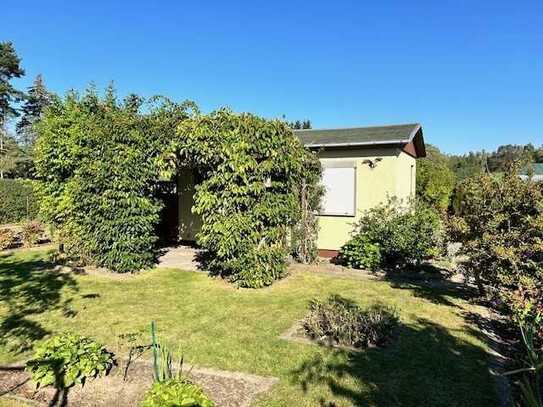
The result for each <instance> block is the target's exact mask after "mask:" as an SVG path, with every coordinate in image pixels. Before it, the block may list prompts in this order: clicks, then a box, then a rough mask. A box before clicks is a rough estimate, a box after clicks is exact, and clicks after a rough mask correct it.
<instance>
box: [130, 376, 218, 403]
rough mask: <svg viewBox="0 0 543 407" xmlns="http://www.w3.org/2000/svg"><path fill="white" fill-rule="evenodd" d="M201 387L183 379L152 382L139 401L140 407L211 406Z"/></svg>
mask: <svg viewBox="0 0 543 407" xmlns="http://www.w3.org/2000/svg"><path fill="white" fill-rule="evenodd" d="M213 406H215V403H213V401H211V400H210V399H209V398H208V397H207V396H206V395H205V394H204V392H203V391H202V389H201V388H200V387H199V386H197V385H195V384H193V383H191V382H189V381H187V380H183V379H179V378H176V379H169V380H166V381H164V382H156V383H154V384H153V387H152V388H151V390H149V391H148V392H147V393H146V394H145V397H144V399H143V402H142V403H141V407H213Z"/></svg>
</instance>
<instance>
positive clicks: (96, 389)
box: [0, 362, 278, 407]
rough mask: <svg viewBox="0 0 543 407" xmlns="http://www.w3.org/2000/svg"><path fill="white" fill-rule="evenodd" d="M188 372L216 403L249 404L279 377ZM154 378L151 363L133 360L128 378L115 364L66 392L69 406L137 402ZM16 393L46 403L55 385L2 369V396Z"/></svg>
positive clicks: (231, 406)
mask: <svg viewBox="0 0 543 407" xmlns="http://www.w3.org/2000/svg"><path fill="white" fill-rule="evenodd" d="M183 371H184V372H185V373H186V375H187V376H188V377H189V378H190V379H191V380H192V381H194V382H195V383H197V384H198V385H199V386H201V387H202V388H203V389H204V391H205V393H206V394H207V395H208V396H209V397H210V398H211V399H212V400H213V401H214V402H215V404H216V405H217V406H221V407H222V406H225V407H247V406H249V405H250V403H251V401H252V400H253V399H254V398H255V396H256V395H258V394H260V393H263V392H265V391H268V390H269V389H270V388H271V386H273V385H274V384H275V383H276V382H277V381H278V379H276V378H273V377H262V376H256V375H250V374H245V373H240V372H228V371H223V370H216V369H210V368H201V367H197V366H193V367H186V366H185V367H184V368H183ZM152 382H153V379H152V368H151V366H150V365H149V364H148V363H145V362H135V363H132V364H131V366H130V369H129V370H128V375H127V377H126V380H123V372H122V369H118V368H114V369H113V370H112V371H111V372H110V373H109V375H108V376H106V377H102V378H98V379H95V380H89V381H88V382H87V383H86V384H85V385H84V386H74V387H72V388H70V389H69V391H68V394H67V405H68V406H81V407H91V406H127V407H130V406H138V405H139V404H140V402H141V400H142V398H143V396H144V394H145V392H146V391H147V390H148V389H149V388H150V386H151V384H152ZM2 395H13V396H17V397H22V398H24V399H26V400H30V401H33V402H37V403H38V404H37V405H43V406H47V405H48V404H49V403H50V402H51V400H53V399H54V397H55V389H53V388H52V387H49V386H48V387H45V388H42V389H38V390H36V386H35V384H34V383H33V382H32V381H31V380H30V377H29V375H28V373H26V372H25V371H24V370H22V369H17V368H4V369H0V396H2Z"/></svg>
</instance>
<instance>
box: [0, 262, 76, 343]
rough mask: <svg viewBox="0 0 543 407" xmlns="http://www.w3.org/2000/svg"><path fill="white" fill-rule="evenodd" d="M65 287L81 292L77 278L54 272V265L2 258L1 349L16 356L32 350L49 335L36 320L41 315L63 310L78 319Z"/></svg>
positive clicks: (0, 273) (0, 296) (67, 315)
mask: <svg viewBox="0 0 543 407" xmlns="http://www.w3.org/2000/svg"><path fill="white" fill-rule="evenodd" d="M65 287H67V288H68V289H70V290H72V291H73V292H75V291H77V284H76V281H75V280H74V279H73V277H72V276H71V275H69V274H67V273H64V272H61V271H57V270H54V265H53V264H52V263H50V262H46V261H44V260H42V259H40V258H39V257H36V258H28V259H24V260H21V259H20V258H17V257H16V256H14V255H11V254H4V255H0V304H1V306H2V308H3V312H4V313H5V318H4V319H3V320H2V321H1V322H0V346H2V347H5V349H6V350H8V351H9V352H13V353H22V352H24V351H27V350H29V349H30V348H32V345H33V342H34V341H36V340H40V339H42V338H43V337H44V336H45V335H47V334H48V333H49V331H47V330H46V329H45V328H44V327H42V326H41V325H40V324H39V323H38V322H36V321H35V320H33V317H35V316H37V315H39V314H42V313H44V312H49V311H52V310H60V311H61V312H62V314H63V315H64V316H65V317H72V316H74V315H75V311H74V310H72V309H71V307H70V302H71V300H70V299H63V298H62V290H63V289H64V288H65Z"/></svg>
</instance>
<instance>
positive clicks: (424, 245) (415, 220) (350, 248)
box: [339, 199, 441, 268]
mask: <svg viewBox="0 0 543 407" xmlns="http://www.w3.org/2000/svg"><path fill="white" fill-rule="evenodd" d="M440 232H441V222H440V218H439V215H438V214H437V213H436V212H435V211H434V210H432V209H430V208H429V207H427V206H425V205H423V204H420V203H416V202H410V203H408V204H404V203H402V202H401V201H398V200H396V199H390V200H389V201H388V202H387V203H386V204H383V205H379V206H377V207H375V208H372V209H370V210H368V211H366V212H365V213H364V214H363V215H362V217H361V218H360V220H359V221H358V222H357V224H356V225H355V228H354V232H353V238H352V239H351V240H350V241H349V242H347V243H346V244H345V245H344V246H343V247H342V248H341V250H340V253H341V256H340V259H339V260H340V261H343V262H345V264H347V265H350V266H352V267H357V268H360V267H363V265H364V264H367V266H366V267H368V268H375V266H376V265H377V263H376V262H377V260H380V263H379V265H380V266H382V267H399V266H405V265H408V264H418V263H420V262H421V261H422V260H424V259H426V258H429V257H432V256H435V255H436V254H437V253H438V252H439V245H440ZM376 247H377V248H378V249H377V248H376Z"/></svg>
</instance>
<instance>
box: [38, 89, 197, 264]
mask: <svg viewBox="0 0 543 407" xmlns="http://www.w3.org/2000/svg"><path fill="white" fill-rule="evenodd" d="M140 104H141V103H140V101H139V99H138V98H137V97H131V98H128V99H127V100H126V101H125V102H124V103H118V102H117V101H116V98H115V94H114V92H113V90H111V89H109V90H108V92H107V94H106V96H105V97H104V98H100V97H99V96H98V95H97V94H96V92H95V91H94V90H92V89H91V90H89V91H88V92H87V94H86V95H85V96H83V97H79V96H78V95H76V94H74V93H71V94H68V95H67V96H66V97H65V98H64V99H63V100H59V101H56V102H55V103H54V104H53V105H52V106H50V107H49V108H48V109H47V110H46V112H45V114H44V116H43V118H42V119H41V120H40V122H39V123H38V125H37V131H38V134H39V137H38V140H37V143H36V151H35V166H36V174H37V177H38V179H39V183H38V186H39V188H38V190H39V193H40V196H41V197H42V205H41V210H40V213H41V215H42V217H43V218H44V219H45V220H46V221H47V222H48V223H50V224H52V225H53V226H54V227H55V228H57V232H58V235H59V237H60V238H61V239H62V242H61V243H63V244H64V247H65V250H66V252H67V254H68V255H69V256H71V257H73V258H79V259H81V260H83V261H85V262H88V263H91V264H93V265H97V266H101V267H106V268H108V269H110V270H113V271H116V272H131V271H136V270H139V269H142V268H146V267H149V266H151V265H152V264H153V261H154V259H155V253H156V241H157V237H156V233H155V227H156V225H157V223H158V221H159V213H160V209H161V203H160V201H159V200H158V199H157V198H156V197H155V195H154V190H155V188H156V184H157V182H158V180H159V179H161V177H163V176H165V175H169V174H171V171H168V170H171V167H170V166H169V164H170V161H169V159H167V158H168V157H166V156H165V154H164V153H165V150H166V149H167V148H168V146H169V144H170V143H171V140H172V139H173V137H174V129H175V126H176V125H177V124H178V123H179V121H181V120H182V119H183V118H186V117H187V115H188V114H187V112H186V106H185V105H183V106H178V105H175V104H173V103H167V102H166V103H164V104H162V105H159V106H158V107H157V108H153V109H151V110H150V111H149V112H148V113H147V114H142V113H140V112H139V110H138V109H139V107H140Z"/></svg>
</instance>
